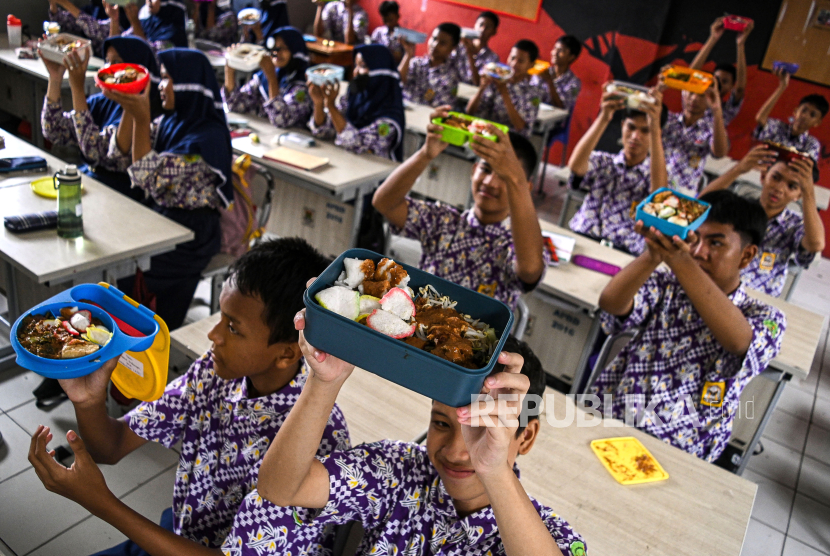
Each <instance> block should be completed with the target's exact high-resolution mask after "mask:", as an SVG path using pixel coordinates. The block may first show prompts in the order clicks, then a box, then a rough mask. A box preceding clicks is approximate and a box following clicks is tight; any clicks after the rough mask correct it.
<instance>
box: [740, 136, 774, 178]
mask: <svg viewBox="0 0 830 556" xmlns="http://www.w3.org/2000/svg"><path fill="white" fill-rule="evenodd" d="M775 159H776V154H775V151H773V150H772V149H770V148H769V147H768V146H767V145H766V144H764V143H759V144H758V145H755V146H754V147H752V148H751V149H750V150H749V152H748V153H746V155H744V157H743V158H742V159H741V160H740V161H739V162H738V169H739V170H740V171H741V173H742V174H744V173H746V172H749V171H750V170H756V169H757V170H766V169H767V168H769V167H770V166H772V165H773V164H774V163H775Z"/></svg>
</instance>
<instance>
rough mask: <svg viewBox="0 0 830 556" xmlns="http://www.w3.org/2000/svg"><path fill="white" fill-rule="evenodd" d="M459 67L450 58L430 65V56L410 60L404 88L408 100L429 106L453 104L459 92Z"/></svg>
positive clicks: (404, 94)
mask: <svg viewBox="0 0 830 556" xmlns="http://www.w3.org/2000/svg"><path fill="white" fill-rule="evenodd" d="M459 81H460V77H459V75H458V68H456V66H455V65H453V64H452V63H451V62H450V61H449V60H447V61H446V62H444V63H443V64H438V65H437V66H430V62H429V56H417V57H415V58H412V59H411V60H410V61H409V74H408V76H407V80H406V85H404V88H403V96H404V98H405V99H406V100H408V101H410V102H414V103H416V104H426V105H427V106H443V105H444V104H450V105H451V104H452V103H454V102H455V97H456V95H457V94H458V82H459Z"/></svg>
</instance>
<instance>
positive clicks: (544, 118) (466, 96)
mask: <svg viewBox="0 0 830 556" xmlns="http://www.w3.org/2000/svg"><path fill="white" fill-rule="evenodd" d="M477 90H478V87H476V86H475V85H470V84H469V83H459V84H458V98H460V99H462V100H470V99H471V98H473V96H475V94H476V91H477ZM566 119H568V111H567V110H565V109H564V108H557V107H556V106H553V105H551V104H545V103H544V102H543V103H542V104H540V105H539V114H538V115H537V116H536V121H535V122H534V124H533V131H534V133H539V134H540V135H542V136H543V138H544V142H543V143H542V144H543V145H547V138H548V136H549V134H550V132H551V130H553V128H555V127H556V126H557V125H558V124H559V123H560V122H564V121H565V120H566Z"/></svg>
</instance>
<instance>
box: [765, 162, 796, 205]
mask: <svg viewBox="0 0 830 556" xmlns="http://www.w3.org/2000/svg"><path fill="white" fill-rule="evenodd" d="M761 185H762V188H761V199H760V201H761V206H762V207H764V210H765V211H766V213H767V216H776V215H778V214H779V213H780V212H781V211H782V210H784V209H785V208H786V206H787V205H789V204H790V203H792V202H793V201H797V200H798V199H800V198H801V184H800V183H799V181H798V177H797V175H796V173H795V172H793V171H792V170H790V167H789V166H787V163H786V162H776V163H775V164H773V165H772V166H771V167H770V168H769V170H767V171H766V172H764V173H763V174H761Z"/></svg>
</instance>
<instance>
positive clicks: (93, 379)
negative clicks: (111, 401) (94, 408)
mask: <svg viewBox="0 0 830 556" xmlns="http://www.w3.org/2000/svg"><path fill="white" fill-rule="evenodd" d="M116 365H118V357H114V358H112V359H110V360H109V361H107V362H106V363H104V364H103V365H101V366H100V367H99V368H98V369H97V370H95V371H94V372H93V373H91V374H88V375H86V376H81V377H78V378H63V379H60V380H58V382H59V383H60V385H61V388H63V391H64V392H66V395H67V396H69V400H70V401H71V402H72V403H73V404H74V405H80V406H83V405H89V404H97V403H102V404H103V403H106V401H107V386H108V385H109V383H110V377H112V372H113V371H114V370H115V367H116Z"/></svg>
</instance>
